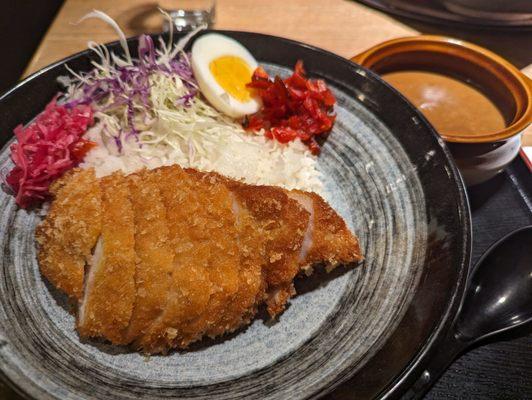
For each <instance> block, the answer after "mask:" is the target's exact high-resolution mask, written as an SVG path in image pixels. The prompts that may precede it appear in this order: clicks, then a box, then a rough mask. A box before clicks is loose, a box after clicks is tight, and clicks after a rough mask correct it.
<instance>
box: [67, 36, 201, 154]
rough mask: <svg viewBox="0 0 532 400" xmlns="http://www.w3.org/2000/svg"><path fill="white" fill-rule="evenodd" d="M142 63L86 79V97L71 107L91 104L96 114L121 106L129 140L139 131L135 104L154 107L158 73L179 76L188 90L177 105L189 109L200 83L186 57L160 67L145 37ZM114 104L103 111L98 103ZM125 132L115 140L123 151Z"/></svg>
mask: <svg viewBox="0 0 532 400" xmlns="http://www.w3.org/2000/svg"><path fill="white" fill-rule="evenodd" d="M138 55H139V57H138V59H137V60H133V64H132V65H129V64H128V65H115V66H114V67H113V68H112V69H111V70H110V71H109V72H110V74H109V75H110V76H102V74H100V73H99V71H98V70H97V69H95V70H93V71H91V72H89V73H88V74H86V75H84V76H83V78H84V80H83V82H82V83H81V90H82V96H80V97H77V98H75V99H73V100H70V101H69V102H68V103H66V105H67V107H75V106H77V105H80V104H90V105H92V107H93V108H94V109H95V110H96V111H106V110H109V109H113V108H115V107H119V106H124V105H125V106H126V109H127V121H128V125H129V126H128V127H127V131H125V132H123V133H125V137H130V136H131V135H135V136H136V135H137V134H138V131H137V129H136V128H135V122H134V115H135V111H138V109H137V110H135V108H134V104H135V103H137V104H142V105H143V106H144V107H146V108H149V107H150V100H149V98H150V81H149V77H150V75H151V74H153V73H154V72H161V73H164V74H166V75H169V76H177V77H179V78H180V79H181V80H182V81H183V84H184V85H185V87H186V88H187V93H186V94H185V95H183V96H182V97H181V98H180V99H178V101H177V103H178V104H176V105H180V106H185V107H186V106H189V105H190V101H191V100H192V99H193V98H194V96H196V95H197V83H196V80H195V79H194V76H193V73H192V67H191V65H190V62H189V58H188V56H187V55H186V54H183V53H181V54H179V55H178V56H176V58H174V59H172V60H170V61H169V62H167V63H158V60H157V51H156V49H155V46H154V43H153V40H152V38H151V37H150V36H148V35H141V36H140V38H139V46H138ZM109 98H110V99H112V102H111V103H110V104H108V105H106V106H105V109H100V107H99V106H98V103H99V102H100V101H101V100H104V99H109ZM121 134H122V132H121V133H120V135H119V136H117V137H115V142H116V145H117V147H118V149H119V151H120V149H121V147H122V144H121V137H122V135H121Z"/></svg>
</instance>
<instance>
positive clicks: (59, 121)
mask: <svg viewBox="0 0 532 400" xmlns="http://www.w3.org/2000/svg"><path fill="white" fill-rule="evenodd" d="M93 122H94V118H93V111H92V108H91V107H90V106H88V105H82V104H80V105H76V106H73V107H66V106H62V105H58V104H57V102H56V99H53V100H52V101H51V102H50V103H49V104H48V105H47V106H46V108H45V109H44V111H43V112H42V113H41V114H39V115H38V116H37V118H36V119H35V120H34V121H33V122H32V123H31V124H29V125H28V126H26V127H23V126H22V125H19V126H17V127H16V128H15V131H14V133H15V136H16V138H17V142H16V143H14V144H12V145H11V159H12V160H13V162H14V163H15V167H14V168H13V169H12V170H11V171H10V172H9V174H8V175H7V178H6V182H7V184H8V185H9V186H10V187H11V189H12V190H13V192H15V195H16V201H17V204H18V205H19V206H20V207H22V208H27V207H29V206H31V205H33V204H36V203H39V202H41V201H43V200H45V199H46V198H47V197H48V196H49V192H48V189H49V187H50V185H51V184H52V182H53V181H54V180H56V179H57V178H59V177H60V176H61V175H63V174H64V173H65V172H66V171H68V170H69V169H71V168H74V167H75V166H77V165H78V164H79V163H80V161H81V160H82V159H83V157H84V156H85V154H86V153H87V152H88V151H89V150H90V149H91V148H92V147H93V146H94V145H95V143H93V142H90V141H88V140H86V139H83V138H82V136H83V134H84V133H85V132H86V131H87V128H88V127H89V126H90V125H92V124H93Z"/></svg>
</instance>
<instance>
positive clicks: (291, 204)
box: [227, 181, 309, 317]
mask: <svg viewBox="0 0 532 400" xmlns="http://www.w3.org/2000/svg"><path fill="white" fill-rule="evenodd" d="M227 185H228V187H229V188H230V190H231V191H232V192H233V193H234V194H235V196H236V197H237V199H238V200H239V201H240V202H241V204H243V205H245V207H246V209H247V210H248V211H249V213H250V214H251V216H252V217H253V218H254V220H255V222H256V224H257V229H260V230H261V231H262V233H263V234H264V238H265V241H266V256H267V260H268V262H267V264H266V266H265V268H264V275H265V279H266V284H267V286H268V289H267V299H266V304H267V309H268V313H269V314H270V315H271V316H272V317H273V316H275V315H277V314H279V313H280V312H282V311H283V310H284V308H285V305H286V302H287V301H288V299H289V298H290V297H291V296H292V295H294V293H295V290H294V286H293V280H294V278H295V276H296V275H297V273H298V272H299V270H300V267H299V259H298V257H299V253H300V250H301V246H302V244H303V239H304V234H305V231H306V228H307V225H308V222H309V213H308V212H307V211H306V210H305V209H304V208H303V207H301V205H300V204H299V202H297V201H295V200H293V199H291V198H289V197H288V195H287V191H286V190H284V189H281V188H277V187H272V186H251V185H245V184H242V183H239V182H235V181H227Z"/></svg>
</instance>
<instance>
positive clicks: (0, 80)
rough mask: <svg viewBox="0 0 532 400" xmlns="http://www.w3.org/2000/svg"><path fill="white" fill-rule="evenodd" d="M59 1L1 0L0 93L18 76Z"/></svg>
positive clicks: (39, 39) (17, 78)
mask: <svg viewBox="0 0 532 400" xmlns="http://www.w3.org/2000/svg"><path fill="white" fill-rule="evenodd" d="M62 4H63V0H46V1H14V0H8V1H2V12H1V13H0V37H1V38H2V39H3V40H2V53H3V55H4V57H2V68H0V93H2V92H4V91H5V90H7V89H8V88H10V87H11V86H13V85H14V84H15V83H16V82H17V81H18V80H19V78H20V76H21V75H22V73H23V72H24V69H25V68H26V66H27V65H28V62H29V61H30V59H31V57H32V56H33V53H34V52H35V50H36V49H37V46H38V45H39V43H40V42H41V39H42V37H43V36H44V34H45V33H46V30H47V29H48V26H49V25H50V23H51V22H52V21H53V19H54V17H55V15H56V14H57V12H58V10H59V8H60V7H61V5H62ZM14 38H16V40H13V39H14Z"/></svg>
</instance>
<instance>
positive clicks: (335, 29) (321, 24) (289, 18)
mask: <svg viewBox="0 0 532 400" xmlns="http://www.w3.org/2000/svg"><path fill="white" fill-rule="evenodd" d="M176 3H178V0H176ZM156 6H157V2H156V1H147V0H112V1H105V0H66V1H65V3H64V5H63V7H62V8H61V10H60V12H59V14H58V15H57V17H56V19H55V20H54V22H53V24H52V25H51V27H50V29H49V30H48V32H47V34H46V36H45V37H44V39H43V41H42V43H41V44H40V46H39V48H38V50H37V52H36V53H35V55H34V57H33V59H32V60H31V62H30V64H29V65H28V67H27V69H26V72H25V75H29V74H31V73H32V72H35V71H36V70H38V69H39V68H42V67H44V66H46V65H48V64H50V63H52V62H54V61H57V60H59V59H61V58H64V57H66V56H68V55H70V54H72V53H75V52H77V51H80V50H83V49H85V48H86V47H87V46H86V43H87V41H88V40H94V41H97V42H108V41H113V40H116V35H115V33H114V32H113V31H112V29H110V28H109V27H108V26H107V25H105V24H104V23H103V22H101V21H96V20H88V21H85V22H83V23H81V24H78V25H75V24H74V23H75V22H76V21H78V20H79V19H80V18H81V17H82V16H83V15H84V14H86V13H87V12H89V11H91V10H92V9H99V10H102V11H104V12H106V13H108V14H109V15H110V16H111V17H113V18H115V19H116V21H117V22H118V23H119V24H120V26H121V27H122V28H123V29H124V31H125V33H126V35H136V34H139V33H143V32H159V31H160V30H161V24H162V20H161V17H160V16H159V15H158V14H157V12H156V11H155V7H156ZM216 12H217V16H216V28H219V29H234V30H244V31H255V32H262V33H269V34H273V35H277V36H284V37H288V38H292V39H296V40H300V41H303V42H306V43H309V44H313V45H315V46H318V47H322V48H324V49H327V50H330V51H332V52H334V53H337V54H339V55H341V56H344V57H350V56H353V55H355V54H357V53H359V52H361V51H362V50H364V49H366V48H368V47H370V46H372V45H374V44H377V43H379V42H382V41H384V40H388V39H392V38H395V37H400V36H407V35H415V34H417V33H419V32H422V33H437V34H438V33H443V34H448V35H451V36H455V37H460V38H463V39H467V40H470V41H475V42H478V43H480V44H482V45H484V46H486V47H490V48H492V49H494V50H495V51H498V52H500V53H501V54H503V55H504V56H506V57H507V58H509V59H510V60H511V61H512V62H514V63H516V64H517V65H518V66H519V67H520V68H523V67H525V66H526V65H528V64H530V63H531V62H532V60H531V58H532V54H529V53H532V52H530V50H528V53H527V47H526V46H527V43H528V46H529V45H530V43H531V42H532V36H529V37H527V36H526V35H520V34H504V33H500V32H490V31H484V32H480V33H479V32H473V31H467V30H457V29H455V28H452V29H446V28H442V27H434V26H428V25H424V24H420V23H414V22H412V21H406V22H405V21H403V22H400V21H398V20H396V19H394V18H391V17H388V16H386V15H384V14H382V13H380V12H377V11H374V10H372V9H369V8H367V7H365V6H362V5H360V4H357V3H354V2H351V1H342V0H335V1H333V0H329V1H321V0H267V1H266V0H256V1H248V0H218V1H217V11H216ZM528 48H529V47H528ZM524 142H525V143H527V145H532V130H530V129H529V130H528V132H527V133H526V134H525V136H524ZM519 340H520V342H519V341H517V342H515V343H514V342H507V343H510V345H507V344H505V343H499V344H493V345H489V346H486V347H484V348H480V349H476V350H475V351H473V352H472V353H469V354H466V355H465V356H463V357H461V358H460V359H459V360H458V361H457V362H456V363H455V364H453V366H452V367H451V368H450V370H449V371H448V372H447V373H446V374H445V375H444V376H443V377H442V378H441V379H440V381H439V382H438V383H437V384H436V386H435V387H434V388H433V389H432V391H431V392H430V393H429V394H428V396H427V398H429V399H436V398H442V397H445V398H448V399H461V398H470V399H485V398H487V397H489V398H492V399H495V398H501V397H498V395H497V394H494V395H493V396H494V397H490V396H486V393H487V392H488V393H496V391H491V392H490V387H491V388H492V389H496V388H497V387H500V386H502V387H504V386H505V385H506V387H512V385H513V387H514V389H515V386H516V385H517V386H519V385H520V384H521V385H523V384H522V382H525V385H524V386H523V387H524V391H525V392H526V391H528V390H529V388H530V387H531V386H530V385H529V384H526V378H523V379H525V380H521V381H515V379H514V380H512V379H513V378H514V375H516V374H517V375H519V374H525V375H526V374H527V373H528V372H527V371H529V368H530V366H529V365H528V362H527V360H530V359H531V358H532V357H531V351H530V348H529V347H530V336H529V337H528V338H526V337H525V338H523V339H519ZM523 343H524V344H523ZM513 353H516V354H513ZM509 360H513V361H511V362H510V361H509ZM527 365H528V367H527ZM510 367H511V368H510ZM505 368H506V369H505ZM508 368H510V369H508ZM527 368H528V369H527ZM475 379H478V382H475ZM520 382H521V383H520ZM490 385H491V386H490ZM4 390H5V389H4ZM486 390H487V392H486ZM508 390H510V389H508ZM517 391H519V390H518V389H517ZM479 393H481V394H479ZM0 397H1V398H3V399H4V398H10V397H9V395H7V394H6V392H3V391H2V388H0ZM530 397H532V393H523V396H522V397H519V398H530ZM508 398H510V397H508ZM511 398H517V397H512V396H511Z"/></svg>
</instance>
